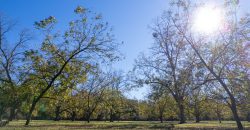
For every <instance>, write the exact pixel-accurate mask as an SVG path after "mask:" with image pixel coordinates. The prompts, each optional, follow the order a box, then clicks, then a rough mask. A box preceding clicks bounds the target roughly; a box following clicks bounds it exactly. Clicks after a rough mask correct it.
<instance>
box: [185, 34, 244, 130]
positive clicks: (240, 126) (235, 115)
mask: <svg viewBox="0 0 250 130" xmlns="http://www.w3.org/2000/svg"><path fill="white" fill-rule="evenodd" d="M185 39H186V40H187V41H188V43H189V44H190V45H191V47H192V48H193V49H194V51H195V53H196V54H197V56H198V57H199V59H200V60H201V62H202V63H203V64H204V65H205V67H206V68H207V69H208V70H209V72H210V73H211V74H212V75H213V76H214V77H215V78H216V80H217V81H218V82H219V83H220V84H221V86H222V87H223V88H224V89H225V91H226V92H227V94H228V96H229V97H230V101H231V106H230V108H231V111H232V113H233V116H234V119H235V121H236V123H237V127H238V129H239V130H243V126H242V124H241V122H240V118H239V115H238V113H237V106H236V101H235V98H234V96H233V94H232V93H231V92H230V90H229V88H228V86H227V85H226V84H225V83H224V81H223V80H222V79H221V77H219V75H217V74H216V73H215V72H214V70H213V69H212V68H210V67H209V66H208V64H207V63H206V61H205V60H204V59H203V57H202V56H201V54H200V52H199V51H198V50H197V49H196V47H195V46H194V44H193V43H192V42H191V41H189V40H188V38H185Z"/></svg>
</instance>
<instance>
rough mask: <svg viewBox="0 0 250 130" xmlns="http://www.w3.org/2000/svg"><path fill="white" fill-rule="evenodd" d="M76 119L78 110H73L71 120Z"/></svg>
mask: <svg viewBox="0 0 250 130" xmlns="http://www.w3.org/2000/svg"><path fill="white" fill-rule="evenodd" d="M75 120H76V112H75V111H73V113H72V115H71V121H75Z"/></svg>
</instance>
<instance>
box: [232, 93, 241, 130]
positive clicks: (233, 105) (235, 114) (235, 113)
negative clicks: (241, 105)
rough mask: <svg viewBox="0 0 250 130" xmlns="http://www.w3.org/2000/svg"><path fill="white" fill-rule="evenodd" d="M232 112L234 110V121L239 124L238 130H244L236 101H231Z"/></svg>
mask: <svg viewBox="0 0 250 130" xmlns="http://www.w3.org/2000/svg"><path fill="white" fill-rule="evenodd" d="M231 110H232V113H233V116H234V120H235V121H236V123H237V126H238V129H239V130H243V129H244V128H243V126H242V124H241V121H240V117H239V115H238V113H237V107H236V103H235V99H234V98H233V99H231Z"/></svg>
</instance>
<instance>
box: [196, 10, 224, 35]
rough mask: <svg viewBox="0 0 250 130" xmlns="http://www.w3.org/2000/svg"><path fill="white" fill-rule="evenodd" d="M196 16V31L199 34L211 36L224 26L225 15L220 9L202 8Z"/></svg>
mask: <svg viewBox="0 0 250 130" xmlns="http://www.w3.org/2000/svg"><path fill="white" fill-rule="evenodd" d="M194 15H195V16H194V29H195V31H197V32H199V33H205V34H211V33H214V32H216V31H218V30H219V29H220V28H221V27H222V26H223V15H222V10H221V9H220V8H215V7H212V6H204V7H200V8H198V9H197V10H196V11H195V14H194Z"/></svg>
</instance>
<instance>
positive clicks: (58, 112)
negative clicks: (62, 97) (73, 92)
mask: <svg viewBox="0 0 250 130" xmlns="http://www.w3.org/2000/svg"><path fill="white" fill-rule="evenodd" d="M60 109H61V106H56V110H55V114H56V117H55V119H54V121H59V120H60Z"/></svg>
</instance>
